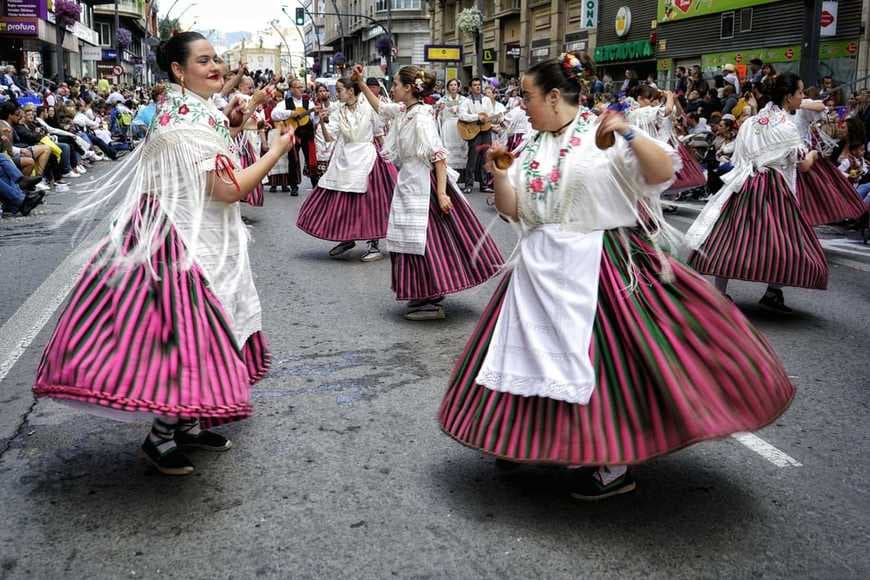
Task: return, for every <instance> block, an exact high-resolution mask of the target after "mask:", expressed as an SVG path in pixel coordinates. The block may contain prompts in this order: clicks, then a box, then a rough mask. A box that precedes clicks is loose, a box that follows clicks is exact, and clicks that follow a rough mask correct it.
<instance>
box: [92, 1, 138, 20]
mask: <svg viewBox="0 0 870 580" xmlns="http://www.w3.org/2000/svg"><path fill="white" fill-rule="evenodd" d="M94 12H95V13H97V14H114V13H115V5H114V4H97V5H96V6H94ZM118 14H119V15H120V16H132V17H134V18H142V19H144V18H145V2H138V1H137V0H118Z"/></svg>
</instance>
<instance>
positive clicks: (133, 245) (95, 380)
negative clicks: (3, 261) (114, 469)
mask: <svg viewBox="0 0 870 580" xmlns="http://www.w3.org/2000/svg"><path fill="white" fill-rule="evenodd" d="M157 58H158V63H159V64H160V66H161V68H163V70H164V71H166V72H167V73H168V74H169V78H170V80H171V81H172V84H170V85H169V88H168V89H167V91H166V94H165V98H164V99H163V100H162V101H161V103H160V104H159V106H158V109H157V112H156V114H155V121H154V124H153V126H152V128H151V129H150V130H149V131H148V135H147V137H146V139H145V140H144V141H143V143H142V144H141V145H140V146H139V147H137V148H136V149H135V151H134V152H133V153H131V154H130V155H128V156H127V157H126V158H125V159H124V161H122V162H121V163H120V164H119V165H118V167H117V168H116V169H115V171H114V172H113V173H112V174H111V175H109V176H108V177H107V178H106V179H105V180H103V181H102V182H100V183H98V184H97V186H96V188H95V190H94V191H93V192H92V193H91V194H89V196H88V197H87V199H85V200H84V201H83V202H82V204H81V205H80V206H79V207H78V208H77V209H76V210H75V211H73V212H72V213H71V214H70V216H72V217H79V218H84V219H85V220H91V219H95V216H103V215H105V213H106V212H108V211H111V212H112V214H111V215H112V220H111V226H110V231H109V232H108V233H107V235H106V237H105V238H104V239H103V240H102V242H101V243H100V246H99V247H98V248H97V250H96V251H95V254H94V257H93V259H92V260H91V263H90V264H88V266H87V267H86V268H85V270H84V273H83V275H82V276H81V278H80V280H79V282H78V283H77V285H76V286H75V288H74V289H73V292H72V294H71V299H70V302H69V303H68V304H67V305H66V307H65V308H64V311H63V313H62V314H61V317H60V320H59V321H58V325H57V328H56V329H55V331H54V334H53V335H52V337H51V340H50V341H49V343H48V346H47V347H46V350H45V354H44V355H43V359H42V364H41V365H40V367H39V371H38V373H37V377H36V384H35V386H34V392H35V394H36V395H37V396H39V397H52V398H56V399H59V400H62V401H66V402H70V403H73V404H77V405H85V406H87V409H88V410H92V411H94V412H97V413H104V414H111V415H112V416H117V417H118V418H121V416H125V417H128V418H134V419H135V418H137V417H142V416H151V415H153V416H155V418H154V422H153V426H152V429H151V433H150V434H149V435H148V437H147V438H146V439H145V442H144V443H143V444H142V450H143V451H144V452H145V455H146V457H147V458H148V460H149V461H151V463H153V464H154V465H155V467H156V468H157V469H158V470H159V471H160V472H161V473H164V474H169V475H188V474H190V473H192V472H193V464H192V463H191V462H190V461H189V460H188V459H187V457H186V456H185V455H184V454H183V452H182V448H183V447H190V446H195V447H200V448H206V449H210V450H212V451H226V450H228V449H229V448H230V441H229V440H228V439H226V438H225V437H224V436H222V435H219V434H218V433H215V432H212V431H207V430H204V429H203V428H204V427H207V426H209V425H210V424H211V425H213V424H217V423H224V422H228V421H235V420H239V419H243V418H245V417H247V416H249V415H250V414H251V403H250V390H251V384H252V383H254V382H256V381H257V380H259V379H260V378H262V377H263V376H264V375H265V373H266V371H267V370H268V367H269V350H268V344H267V342H266V340H265V337H264V336H263V335H262V332H261V326H262V322H261V310H260V301H259V299H258V297H257V290H256V288H255V286H254V279H253V274H252V272H251V267H250V262H249V261H248V250H247V241H248V232H247V228H246V227H245V225H244V223H243V222H242V216H241V212H240V209H239V202H240V201H242V200H243V199H244V198H245V197H246V196H247V194H248V192H249V191H251V190H252V189H253V188H254V186H255V185H257V184H259V183H260V181H261V180H262V179H263V177H264V176H265V175H266V174H267V173H268V171H269V169H270V168H271V167H272V166H273V165H274V164H275V163H276V162H277V161H278V159H279V158H280V157H282V156H283V155H285V154H286V152H287V149H288V148H289V147H290V145H291V144H292V140H293V132H292V131H288V132H287V133H286V134H285V135H284V137H282V138H281V139H279V140H277V142H276V143H275V147H274V148H273V149H272V150H271V151H269V153H268V154H266V155H265V156H263V157H262V158H261V159H260V160H259V161H257V162H255V163H254V164H253V165H251V166H250V167H248V168H247V169H240V168H239V160H238V154H237V152H236V151H235V146H234V142H233V136H232V133H233V132H236V131H239V130H241V127H242V124H243V122H244V121H245V115H244V114H243V113H242V111H241V108H242V106H243V105H242V103H241V102H240V101H239V100H234V101H233V102H232V103H231V104H230V105H229V107H228V108H227V109H226V110H225V112H221V111H220V110H218V109H217V108H216V107H215V106H214V104H213V102H212V101H211V99H210V97H211V95H213V94H214V93H215V92H216V91H218V90H220V87H221V85H222V79H221V70H222V62H221V60H220V58H219V57H218V56H217V54H216V53H215V51H214V48H213V47H212V45H211V43H209V42H208V40H206V39H205V38H204V37H203V36H202V35H200V34H199V33H196V32H183V33H180V34H177V35H174V36H173V37H172V38H171V39H169V40H168V41H165V42H163V43H161V46H160V48H159V49H158V57H157ZM262 100H263V95H262V94H261V93H258V94H256V95H255V96H254V97H253V98H252V99H251V102H250V104H251V106H252V109H251V110H253V107H254V106H256V104H257V103H259V102H262ZM224 113H226V114H228V115H229V118H228V117H227V116H226V115H225V114H224ZM231 120H232V121H233V127H232V128H231V127H230V121H231ZM200 421H202V424H201V425H200Z"/></svg>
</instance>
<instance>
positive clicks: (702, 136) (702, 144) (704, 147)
mask: <svg viewBox="0 0 870 580" xmlns="http://www.w3.org/2000/svg"><path fill="white" fill-rule="evenodd" d="M713 138H714V136H713V133H712V132H711V131H704V132H701V133H691V134H689V135H685V136H683V137H681V138H680V141H682V143H683V145H685V146H686V149H688V150H689V152H690V153H691V154H692V156H693V157H694V158H695V160H696V161H697V162H698V163H699V164H700V165H701V167H703V168H704V169H705V170H706V171H707V183H706V184H705V185H702V186H700V187H696V188H695V189H689V190H686V191H684V192H682V194H681V195H680V198H681V199H689V198H691V199H695V200H699V199H702V198H704V197H706V196H707V195H709V194H710V193H715V191H718V189H719V188H718V187H717V188H716V189H715V191H714V190H712V189H711V183H710V181H711V179H716V178H715V177H714V176H713V173H714V170H715V168H716V165H717V163H716V148H715V147H713Z"/></svg>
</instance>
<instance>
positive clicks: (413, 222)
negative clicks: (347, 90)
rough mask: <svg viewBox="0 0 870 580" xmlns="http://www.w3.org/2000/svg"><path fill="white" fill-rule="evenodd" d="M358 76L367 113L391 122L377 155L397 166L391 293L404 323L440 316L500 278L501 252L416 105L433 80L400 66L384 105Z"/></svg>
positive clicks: (357, 70) (424, 109)
mask: <svg viewBox="0 0 870 580" xmlns="http://www.w3.org/2000/svg"><path fill="white" fill-rule="evenodd" d="M362 73H363V67H362V66H361V65H357V66H356V67H354V73H353V79H354V81H355V82H356V83H357V86H359V87H360V89H361V90H362V91H363V94H365V96H366V99H367V100H368V102H369V104H370V105H371V106H372V108H373V109H374V110H375V111H378V112H379V113H380V115H381V116H382V117H384V118H386V119H388V120H390V119H391V121H390V130H389V132H388V133H387V138H386V141H385V143H384V148H383V155H384V157H385V158H386V159H388V160H390V161H392V162H393V163H394V164H395V165H396V167H398V168H399V174H398V177H397V181H396V188H395V191H394V192H393V201H392V204H391V206H390V219H389V225H388V227H387V249H388V250H389V251H390V260H391V262H392V278H393V283H392V287H393V292H395V294H396V299H397V300H401V301H408V306H407V310H406V312H405V317H406V318H407V319H409V320H432V319H437V318H444V316H445V313H444V307H443V305H442V304H441V301H442V300H443V299H444V296H446V295H447V294H453V293H456V292H460V291H462V290H465V289H468V288H472V287H474V286H477V285H479V284H483V283H484V282H486V281H487V280H488V279H489V278H491V277H492V276H493V275H495V274H496V273H497V272H498V270H499V267H500V266H501V264H502V262H503V259H502V256H501V253H500V252H499V250H498V247H497V246H496V245H495V242H494V241H493V240H492V237H490V235H489V234H487V233H486V232H485V231H484V228H483V226H482V225H481V224H480V221H479V220H478V219H477V216H476V215H475V214H474V211H473V210H472V209H471V206H470V205H469V204H468V202H467V201H466V200H465V197H463V195H462V194H461V193H459V191H458V190H457V188H456V181H455V177H453V176H454V175H455V172H452V174H453V175H451V176H448V168H447V150H446V149H445V148H444V146H443V145H442V143H441V138H440V137H439V136H438V128H437V125H436V123H435V118H434V116H433V114H432V107H430V106H429V105H426V104H424V103H423V102H422V99H423V98H424V97H426V96H427V95H429V94H430V93H431V92H432V88H433V87H434V86H435V76H434V75H432V74H431V73H429V72H426V71H424V70H422V69H420V68H417V67H415V66H405V67H402V68H401V69H400V70H399V73H398V74H397V75H396V76H395V79H394V81H393V90H392V95H393V99H395V100H396V101H398V102H395V103H383V102H381V101H380V100H379V99H378V97H377V96H376V95H375V94H374V93H372V91H371V89H369V88H368V87H367V86H366V85H365V84H364V83H363V76H362Z"/></svg>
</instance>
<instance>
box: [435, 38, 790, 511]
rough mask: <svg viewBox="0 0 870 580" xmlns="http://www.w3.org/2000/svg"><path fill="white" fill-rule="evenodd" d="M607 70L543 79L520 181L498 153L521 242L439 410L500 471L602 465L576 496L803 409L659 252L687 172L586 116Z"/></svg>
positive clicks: (578, 68) (535, 94) (531, 101)
mask: <svg viewBox="0 0 870 580" xmlns="http://www.w3.org/2000/svg"><path fill="white" fill-rule="evenodd" d="M592 67H593V64H592V61H591V59H590V58H589V57H588V56H587V55H585V54H583V53H581V54H572V53H569V54H566V55H563V56H562V57H561V58H560V59H558V60H554V61H549V62H545V63H541V64H538V65H535V66H533V67H532V68H530V69H529V71H528V72H527V73H526V74H525V76H524V77H523V81H522V86H523V94H524V97H523V98H524V102H525V107H526V110H527V111H528V114H529V118H530V121H531V123H532V128H533V129H535V130H536V131H537V133H534V134H532V135H531V136H530V137H529V139H528V140H527V143H526V146H525V147H524V148H523V149H522V152H521V153H520V155H519V157H518V158H517V159H516V160H514V161H513V164H512V165H510V167H509V169H507V170H505V169H502V168H501V167H500V166H499V163H498V162H500V160H501V159H503V158H504V156H505V154H506V152H505V150H504V149H499V148H494V149H493V150H492V151H490V153H489V155H488V157H489V160H490V169H491V171H492V172H493V174H494V176H495V191H496V207H497V209H498V210H499V212H500V213H501V214H502V215H503V216H505V217H506V218H508V219H510V220H511V221H514V222H518V223H519V226H520V229H521V232H522V234H521V239H520V241H519V243H518V245H517V248H516V250H515V252H514V258H513V259H512V260H511V266H512V270H511V274H510V276H508V277H506V279H505V280H504V281H503V282H502V284H501V285H500V287H499V288H498V290H497V291H496V293H495V295H494V296H493V298H492V300H491V301H490V304H489V306H487V308H486V310H485V311H484V314H483V316H482V317H481V321H480V323H479V324H478V326H477V329H476V330H475V331H474V333H473V334H472V336H471V338H470V339H469V341H468V344H467V345H466V349H465V352H464V353H463V354H462V355H461V356H460V357H459V359H458V363H457V366H456V369H455V371H454V374H453V377H452V379H451V381H450V385H449V387H448V390H447V393H446V395H445V396H444V399H443V401H442V404H441V410H440V414H439V421H440V423H441V427H442V429H443V430H444V431H445V432H446V433H447V434H448V435H450V436H451V437H453V438H455V439H456V440H457V441H459V442H460V443H463V444H465V445H468V446H470V447H473V448H475V449H479V450H482V451H484V452H487V453H490V454H492V455H494V456H495V457H496V459H497V460H502V461H510V462H530V463H554V464H559V465H563V466H568V467H573V466H580V465H589V466H595V467H598V469H597V470H595V471H594V472H593V473H591V474H589V476H588V477H587V478H585V479H583V480H581V481H580V482H578V488H577V489H576V491H575V492H574V493H573V494H572V495H573V496H574V497H576V498H578V499H602V498H605V497H608V496H611V495H616V494H620V493H626V492H629V491H631V490H633V489H634V488H635V482H634V481H633V479H632V478H631V475H630V474H629V472H628V470H627V468H626V466H627V465H628V464H633V463H639V462H642V461H646V460H648V459H650V458H652V457H655V456H658V455H661V454H664V453H668V452H671V451H674V450H676V449H679V448H681V447H684V446H686V445H689V444H691V443H695V442H698V441H701V440H704V439H712V438H717V437H723V436H725V435H727V434H729V433H733V432H736V431H746V430H751V429H756V428H758V427H760V426H762V425H765V424H767V423H769V422H771V421H773V420H774V419H775V418H776V417H777V416H779V414H780V413H782V412H783V411H784V410H785V408H786V406H787V405H788V402H789V401H790V400H791V398H792V396H793V387H792V386H791V384H790V383H789V381H788V377H787V375H786V373H785V371H784V369H783V368H782V367H781V365H780V364H779V362H778V360H777V359H776V356H775V355H774V354H773V353H772V352H771V351H770V349H769V347H768V346H767V345H766V343H765V342H764V341H763V340H762V339H760V338H759V337H758V335H757V333H756V331H755V330H754V329H753V328H752V327H751V326H750V325H749V323H748V322H747V321H746V319H745V318H744V317H743V316H742V315H741V314H740V313H739V311H738V310H737V308H736V307H734V305H733V304H731V303H730V302H728V301H727V300H726V299H725V298H724V297H723V296H722V295H721V294H719V293H718V292H717V291H716V289H715V288H713V287H712V286H711V285H710V284H709V283H707V282H706V281H705V280H704V279H703V278H702V277H701V276H699V275H698V274H696V273H695V272H693V271H691V270H689V269H688V268H686V267H685V266H683V265H682V264H680V262H678V261H677V260H675V259H674V258H672V257H670V256H666V255H665V254H664V252H663V251H662V250H661V249H660V247H659V245H660V244H661V243H662V242H663V241H664V240H665V239H666V238H667V237H668V236H667V235H666V234H665V228H666V226H665V224H664V223H663V220H662V218H661V211H660V209H659V207H658V194H659V193H660V192H661V191H662V190H663V189H666V188H667V187H668V186H669V185H670V183H671V181H672V180H673V176H674V169H675V168H676V167H678V162H679V161H678V160H679V158H678V156H677V155H676V153H675V152H674V151H673V149H671V148H670V147H669V146H668V145H666V144H664V143H661V142H659V141H657V140H655V139H652V138H650V137H649V136H648V135H647V134H645V133H644V132H642V131H641V130H640V129H632V128H631V127H630V126H629V125H628V124H627V122H626V121H625V119H624V118H623V117H622V115H621V114H619V113H616V112H614V111H608V112H606V113H604V114H603V115H602V116H601V118H597V117H596V116H595V115H594V114H593V113H592V112H591V111H589V110H588V109H585V108H583V107H580V106H579V98H580V92H581V81H582V79H583V77H584V76H585V75H588V74H590V73H591V72H592V70H593V68H592ZM502 166H503V163H502ZM638 208H640V209H638ZM639 214H640V215H643V216H644V219H643V220H642V221H639V220H638V216H639ZM724 361H728V362H727V363H725V362H724Z"/></svg>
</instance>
